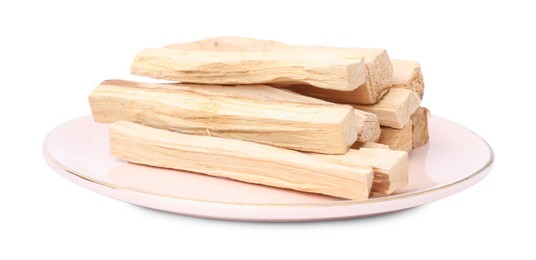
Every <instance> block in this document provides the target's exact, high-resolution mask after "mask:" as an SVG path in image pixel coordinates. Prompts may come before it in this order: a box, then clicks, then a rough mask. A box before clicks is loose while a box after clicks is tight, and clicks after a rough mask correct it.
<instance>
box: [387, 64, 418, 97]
mask: <svg viewBox="0 0 536 260" xmlns="http://www.w3.org/2000/svg"><path fill="white" fill-rule="evenodd" d="M391 63H392V64H393V88H403V89H409V90H413V91H415V93H417V95H419V97H420V98H421V99H422V98H423V96H424V77H423V75H422V72H421V65H420V64H419V63H418V62H416V61H412V60H393V59H391Z"/></svg>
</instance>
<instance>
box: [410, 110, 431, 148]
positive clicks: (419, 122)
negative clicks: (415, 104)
mask: <svg viewBox="0 0 536 260" xmlns="http://www.w3.org/2000/svg"><path fill="white" fill-rule="evenodd" d="M428 116H429V111H428V109H427V108H425V107H420V108H418V109H417V110H416V111H415V112H414V113H413V114H412V115H411V122H412V123H413V125H412V132H413V135H412V137H413V138H412V139H413V148H417V147H420V146H423V145H425V144H427V143H428V140H429V139H430V136H429V133H428Z"/></svg>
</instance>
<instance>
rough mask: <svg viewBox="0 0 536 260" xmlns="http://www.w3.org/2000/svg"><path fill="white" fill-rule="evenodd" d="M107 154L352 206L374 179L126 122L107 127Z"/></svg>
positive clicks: (366, 171) (286, 153) (365, 172)
mask: <svg viewBox="0 0 536 260" xmlns="http://www.w3.org/2000/svg"><path fill="white" fill-rule="evenodd" d="M110 151H111V153H112V154H113V155H114V156H117V157H118V158H120V159H123V160H127V161H129V162H133V163H139V164H145V165H151V166H157V167H164V168H172V169H179V170H186V171H192V172H198V173H204V174H208V175H212V176H218V177H225V178H231V179H235V180H240V181H244V182H250V183H257V184H264V185H268V186H274V187H280V188H287V189H293V190H299V191H305V192H312V193H320V194H325V195H330V196H335V197H341V198H347V199H353V200H363V199H367V198H368V195H369V193H370V189H371V185H372V178H373V171H372V168H371V167H359V166H346V165H340V164H336V163H330V162H326V161H324V160H320V159H318V158H315V157H314V156H312V155H308V154H305V153H301V152H297V151H292V150H287V149H281V148H277V147H272V146H268V145H262V144H257V143H253V142H246V141H241V140H232V139H224V138H218V137H211V136H195V135H187V134H181V133H176V132H171V131H166V130H161V129H156V128H151V127H147V126H143V125H140V124H136V123H131V122H125V121H122V122H117V123H114V124H112V125H111V127H110Z"/></svg>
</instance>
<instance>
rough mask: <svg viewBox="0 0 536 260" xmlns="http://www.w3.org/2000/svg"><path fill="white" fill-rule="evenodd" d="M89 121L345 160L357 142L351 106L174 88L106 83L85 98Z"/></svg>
mask: <svg viewBox="0 0 536 260" xmlns="http://www.w3.org/2000/svg"><path fill="white" fill-rule="evenodd" d="M89 101H90V105H91V110H92V112H93V118H94V119H95V121H97V122H102V123H110V122H115V121H120V120H125V121H131V122H136V123H141V124H144V125H148V126H152V127H156V128H161V129H167V130H171V131H176V132H181V133H186V134H196V135H212V136H220V137H225V138H231V139H240V140H248V141H253V142H258V143H264V144H269V145H274V146H279V147H285V148H289V149H294V150H300V151H309V152H318V153H328V154H343V153H345V152H346V151H347V150H348V148H349V147H350V146H351V145H352V144H353V143H354V142H355V140H357V129H356V123H355V122H356V120H355V112H354V109H353V108H352V107H351V106H348V105H338V104H306V103H298V102H288V101H273V100H261V99H252V98H241V97H240V96H237V95H232V96H225V95H222V94H210V93H207V92H203V91H197V90H196V89H195V88H189V87H182V86H180V85H172V84H149V83H137V82H129V81H120V80H111V81H104V82H103V83H101V84H100V85H99V86H97V87H96V88H95V89H94V90H93V92H92V93H91V94H90V96H89Z"/></svg>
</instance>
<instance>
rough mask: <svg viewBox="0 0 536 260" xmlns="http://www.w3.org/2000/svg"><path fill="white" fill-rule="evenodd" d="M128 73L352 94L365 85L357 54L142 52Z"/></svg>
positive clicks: (308, 52) (361, 65)
mask: <svg viewBox="0 0 536 260" xmlns="http://www.w3.org/2000/svg"><path fill="white" fill-rule="evenodd" d="M131 73H132V74H134V75H139V76H147V77H153V78H158V79H168V80H177V81H181V82H191V83H202V84H262V83H283V84H309V85H312V86H315V87H318V88H327V89H336V90H353V89H356V88H357V87H358V86H359V85H361V84H363V83H364V82H365V81H366V69H365V64H364V62H363V56H362V55H361V54H359V53H357V52H353V53H348V52H345V53H340V52H337V51H329V50H326V51H318V50H280V51H270V52H246V51H235V52H214V51H183V50H179V49H173V48H159V49H144V50H142V51H141V52H139V53H138V55H136V57H135V58H134V62H133V63H132V65H131Z"/></svg>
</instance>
